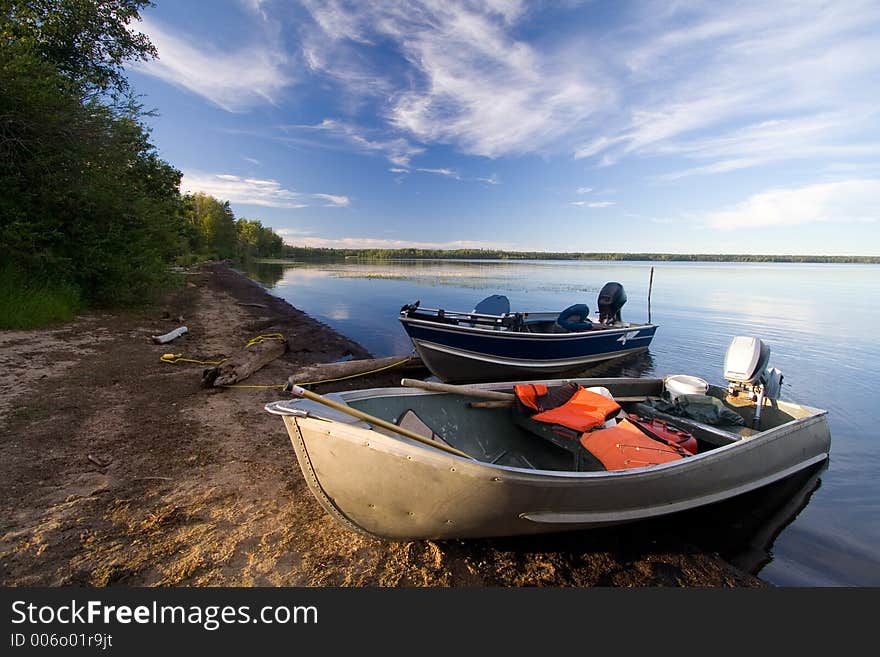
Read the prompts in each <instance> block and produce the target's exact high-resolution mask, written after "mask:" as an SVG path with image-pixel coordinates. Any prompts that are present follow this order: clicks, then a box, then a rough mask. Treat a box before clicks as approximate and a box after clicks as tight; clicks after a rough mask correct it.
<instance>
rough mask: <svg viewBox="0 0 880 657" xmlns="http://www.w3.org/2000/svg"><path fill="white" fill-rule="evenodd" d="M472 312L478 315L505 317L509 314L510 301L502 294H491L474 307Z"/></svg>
mask: <svg viewBox="0 0 880 657" xmlns="http://www.w3.org/2000/svg"><path fill="white" fill-rule="evenodd" d="M474 312H475V313H479V314H480V315H507V314H508V313H509V312H510V299H508V298H507V297H506V296H504V295H503V294H493V295H492V296H488V297H486V298H485V299H483V300H482V301H480V303H478V304H477V305H476V306H474Z"/></svg>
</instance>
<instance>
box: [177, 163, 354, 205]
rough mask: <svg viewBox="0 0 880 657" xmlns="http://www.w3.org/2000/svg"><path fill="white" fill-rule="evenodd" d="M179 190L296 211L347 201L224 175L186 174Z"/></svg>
mask: <svg viewBox="0 0 880 657" xmlns="http://www.w3.org/2000/svg"><path fill="white" fill-rule="evenodd" d="M180 188H181V191H183V192H189V193H196V192H203V193H205V194H208V195H210V196H214V197H215V198H218V199H220V200H222V201H229V202H230V203H241V204H244V205H261V206H265V207H270V208H288V209H296V208H305V207H313V206H321V207H331V208H344V207H347V206H348V205H349V203H350V202H351V201H350V199H349V197H347V196H340V195H336V194H323V193H303V192H296V191H292V190H289V189H285V188H284V187H282V185H281V183H279V182H278V181H277V180H261V179H258V178H242V177H241V176H236V175H233V174H228V173H224V174H216V173H204V172H200V171H186V172H184V174H183V179H182V180H181V183H180Z"/></svg>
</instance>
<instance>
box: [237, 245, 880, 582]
mask: <svg viewBox="0 0 880 657" xmlns="http://www.w3.org/2000/svg"><path fill="white" fill-rule="evenodd" d="M652 267H653V269H654V275H653V285H652V287H651V298H650V305H651V309H650V312H651V320H652V321H653V322H654V323H656V324H657V325H658V326H659V329H658V331H657V335H656V336H655V338H654V340H653V342H652V344H651V347H650V350H649V352H648V353H647V354H645V355H644V356H642V357H640V358H638V359H636V360H634V361H632V362H629V363H627V364H625V365H622V366H615V368H616V369H612V370H610V371H603V372H601V374H600V375H602V376H615V375H624V376H637V375H643V376H661V377H662V376H665V375H667V374H681V373H687V374H693V375H696V376H700V377H702V378H704V379H706V380H708V381H710V382H712V383H717V384H722V385H723V384H724V381H723V372H722V369H723V359H724V353H725V351H726V349H727V346H728V344H729V343H730V340H731V339H732V338H733V337H734V336H736V335H753V336H757V337H759V338H761V339H762V340H764V342H765V343H767V345H768V346H769V347H770V350H771V356H770V363H771V365H772V366H774V367H777V368H779V369H780V370H781V371H782V372H783V374H784V376H785V379H784V385H783V393H782V397H783V398H784V399H790V400H792V401H797V402H800V403H803V404H806V405H809V406H816V407H819V408H824V409H827V410H828V421H829V424H830V427H831V441H832V442H831V459H830V462H829V465H828V467H827V469H824V470H823V471H821V473H819V476H818V479H817V478H816V477H815V476H814V477H813V478H812V480H811V481H809V482H807V483H806V487H805V488H803V489H801V490H792V491H783V492H782V493H779V492H778V491H777V492H776V494H777V496H778V495H783V496H787V499H788V501H789V507H791V508H787V509H781V510H779V512H778V513H775V515H774V514H770V515H771V517H770V518H769V519H768V520H767V521H766V522H764V524H763V525H762V526H761V527H760V528H759V529H757V530H754V529H749V530H748V531H750V532H752V534H750V535H749V536H748V537H746V538H745V539H744V540H745V542H746V543H749V544H751V543H755V545H754V546H753V547H754V549H755V550H756V551H757V552H759V553H760V557H757V558H755V560H754V563H753V562H748V563H749V567H750V568H751V569H752V570H753V572H755V574H758V575H759V576H760V577H761V578H762V579H764V580H766V581H768V582H771V583H773V584H776V585H779V586H878V585H880V444H878V443H880V431H878V429H877V423H878V421H880V412H878V410H877V409H878V401H877V398H876V396H875V395H877V394H878V391H880V373H878V372H880V370H878V366H880V358H878V355H880V346H878V340H877V338H876V337H874V335H873V333H874V330H875V328H876V326H877V325H878V323H880V293H878V289H880V266H876V265H829V264H815V265H814V264H751V263H748V264H741V263H656V262H655V263H650V262H627V263H616V262H615V263H606V262H573V261H516V262H510V261H449V260H430V261H425V260H422V261H395V262H357V261H347V262H344V263H333V264H328V263H321V264H316V263H296V264H292V265H283V266H282V265H277V264H275V265H269V264H263V265H256V266H254V268H253V270H251V271H250V272H249V274H250V275H251V276H252V277H254V278H255V279H257V280H259V281H260V282H262V283H263V284H264V285H266V286H267V287H269V288H270V290H271V292H272V293H273V294H275V295H277V296H280V297H282V298H284V299H286V300H287V301H289V302H290V303H291V304H292V305H294V306H296V307H297V308H300V309H301V310H304V311H305V312H307V313H308V314H309V315H311V316H312V317H314V318H316V319H318V320H320V321H322V322H324V323H326V324H328V325H329V326H331V327H333V328H334V329H336V330H337V331H339V332H340V333H343V334H344V335H346V336H348V337H350V338H352V339H354V340H355V341H357V342H358V343H360V344H361V345H363V346H364V347H365V348H366V349H368V350H369V351H370V352H371V353H372V354H373V355H374V356H377V357H380V356H391V355H396V354H407V353H409V352H410V351H411V350H412V345H411V343H410V342H409V339H408V337H407V336H406V334H405V332H404V331H403V328H402V327H401V326H400V323H399V322H398V321H397V315H398V312H399V310H400V307H401V306H402V305H404V304H405V303H411V302H413V301H416V300H421V302H422V306H425V307H430V308H438V307H439V308H447V309H450V310H470V309H471V308H473V306H474V305H476V303H477V302H478V301H480V300H481V299H482V298H484V297H486V296H488V295H489V294H495V293H500V294H504V295H506V296H508V297H509V298H510V302H511V307H512V309H513V310H530V311H540V310H561V309H563V308H565V307H567V306H569V305H571V304H573V303H586V304H587V305H588V306H589V307H590V310H591V311H595V310H596V298H597V296H598V293H599V290H600V289H601V287H602V286H603V285H604V284H605V283H606V282H608V281H617V282H619V283H621V284H622V285H623V286H624V288H625V289H626V293H627V296H628V302H627V304H626V305H625V306H624V308H623V311H622V315H623V319H624V320H628V321H633V322H643V321H646V320H647V318H648V287H649V278H650V272H651V268H652ZM798 485H799V484H798ZM795 488H796V487H795ZM764 497H767V495H766V494H765V495H764ZM747 504H750V505H752V504H753V505H761V504H762V498H761V496H760V495H752V496H751V497H750V498H749V499H748V501H747ZM697 517H698V519H699V518H700V517H699V516H697ZM731 517H732V518H733V519H732V520H730V518H726V519H721V520H720V521H719V528H717V531H719V532H721V531H722V529H721V528H720V525H725V527H726V525H727V524H730V523H731V522H732V523H733V524H736V523H737V522H738V521H737V519H736V516H735V515H734V516H731ZM699 522H703V523H706V524H707V526H708V525H711V524H712V518H711V517H710V516H709V515H707V514H703V515H702V519H701V520H699ZM762 522H763V520H762ZM710 531H715V529H710ZM747 561H748V560H747Z"/></svg>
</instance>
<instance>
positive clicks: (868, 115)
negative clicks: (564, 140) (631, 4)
mask: <svg viewBox="0 0 880 657" xmlns="http://www.w3.org/2000/svg"><path fill="white" fill-rule="evenodd" d="M638 7H639V13H640V14H641V15H637V16H633V17H632V21H631V24H630V26H629V27H628V28H627V29H626V30H625V31H623V32H621V33H620V34H617V35H615V36H613V37H611V39H610V41H611V42H613V43H615V44H616V45H618V46H622V45H629V46H630V47H628V48H621V51H622V52H627V53H628V54H627V55H626V64H627V71H628V73H626V74H621V75H618V76H617V77H616V83H617V84H618V85H619V94H618V96H617V97H618V98H620V99H621V104H620V105H619V106H618V107H617V108H616V111H615V112H614V113H613V114H609V115H608V120H607V121H604V122H603V123H602V125H603V129H602V130H600V131H598V132H596V133H594V134H592V135H591V136H590V137H589V138H588V139H585V140H583V141H582V142H581V145H580V146H578V147H575V148H574V149H573V152H574V154H575V157H576V158H594V157H598V158H601V159H599V160H598V161H597V164H598V165H600V166H601V165H608V164H610V163H616V162H619V161H620V160H622V159H623V158H627V157H632V156H669V155H674V156H677V157H678V158H685V161H686V160H694V161H695V163H694V166H690V167H688V166H684V167H681V166H680V165H679V169H678V170H674V171H671V172H670V173H669V174H667V175H666V176H664V179H676V178H681V177H684V176H691V175H705V174H712V173H723V172H728V171H734V170H738V169H745V168H750V167H754V166H759V165H765V164H769V163H775V162H781V161H784V160H794V159H801V158H815V157H819V158H825V159H826V160H828V159H831V158H864V157H868V156H870V150H871V149H874V152H876V147H877V146H876V141H877V140H876V137H875V139H874V140H873V141H874V142H875V143H874V144H871V143H867V144H866V143H862V142H864V141H865V140H864V135H865V134H866V133H867V134H874V135H876V134H877V132H878V114H877V111H876V99H875V96H876V93H875V90H876V84H873V83H872V82H871V81H872V80H876V79H877V75H878V74H880V41H878V40H877V37H876V35H877V31H878V29H880V5H878V4H877V3H876V2H873V1H871V0H855V1H853V2H848V3H827V2H822V1H819V0H817V1H809V0H808V1H803V2H801V1H798V2H786V1H782V2H778V3H775V4H774V10H773V11H772V12H768V11H767V10H766V5H764V4H763V3H760V2H749V1H746V2H736V3H721V4H719V3H708V2H700V1H697V2H688V3H679V4H670V5H667V6H666V7H665V8H664V10H663V11H660V12H657V11H655V10H656V9H657V7H655V6H654V5H653V4H647V3H643V4H641V5H638Z"/></svg>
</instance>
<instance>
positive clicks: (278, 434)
mask: <svg viewBox="0 0 880 657" xmlns="http://www.w3.org/2000/svg"><path fill="white" fill-rule="evenodd" d="M185 278H186V279H187V282H186V283H185V284H184V286H183V287H182V288H180V289H178V290H175V291H174V292H172V293H170V294H169V295H167V298H166V299H165V300H164V301H163V302H162V303H160V304H154V305H151V306H148V307H145V308H140V309H137V310H132V311H125V312H118V313H93V314H89V315H86V316H82V317H79V318H77V320H76V321H74V322H72V323H71V324H67V325H64V326H61V327H54V328H50V329H44V330H38V331H3V332H0V364H2V365H3V366H4V367H6V369H7V372H8V374H9V378H10V380H14V381H17V382H19V385H18V386H8V387H7V389H6V390H4V391H3V393H2V396H0V447H2V449H3V458H2V465H0V490H2V495H3V496H4V497H5V498H6V499H7V500H8V504H7V505H6V508H4V510H3V511H2V516H0V519H2V530H0V571H2V580H3V584H4V585H5V586H111V585H125V586H355V587H358V586H383V587H396V586H428V587H435V586H456V587H486V586H578V587H589V586H648V587H650V586H679V587H681V586H693V587H697V586H698V587H706V586H712V587H762V586H767V584H766V583H764V582H762V581H761V580H760V579H758V578H756V577H754V576H752V575H749V574H748V573H745V572H742V571H740V570H739V569H737V568H736V567H734V566H733V565H731V564H730V563H728V562H726V561H724V560H723V559H722V558H721V557H720V556H719V555H718V553H716V552H712V551H705V550H701V549H699V548H697V547H695V546H694V545H692V544H691V543H689V542H688V541H686V540H684V539H683V538H682V537H681V536H680V535H678V534H676V532H674V531H666V530H664V529H663V528H662V526H661V525H657V524H654V525H640V526H637V527H626V526H623V527H620V528H616V529H613V530H600V531H596V530H593V531H590V532H574V533H566V534H560V535H549V536H540V537H523V538H516V539H482V540H477V541H467V542H465V541H408V542H398V543H391V542H385V541H380V540H378V539H371V538H368V537H364V536H360V535H357V534H353V533H351V532H349V531H347V530H345V529H344V528H342V527H340V526H339V525H337V524H336V522H335V521H333V520H332V518H331V517H330V516H329V515H327V514H326V513H325V512H324V511H323V509H322V508H321V507H320V505H319V504H318V502H317V501H316V500H314V498H313V497H312V495H311V493H310V491H309V490H308V487H307V486H306V484H305V481H304V480H303V477H302V473H301V471H300V469H299V466H298V464H297V462H296V459H295V456H294V453H293V450H292V448H291V446H290V444H289V442H288V438H287V434H286V432H285V430H284V428H283V426H282V425H281V423H280V422H279V421H278V419H277V418H275V417H273V416H271V415H269V414H268V413H266V412H264V411H263V405H264V404H265V403H267V402H269V401H274V400H275V399H278V398H281V397H282V396H283V393H282V392H280V391H279V390H278V389H277V388H274V389H273V388H263V389H259V388H256V389H234V390H222V389H208V390H206V389H203V388H201V387H200V374H201V370H202V367H203V366H201V365H196V364H176V365H170V364H166V363H162V362H161V361H160V360H159V356H160V355H161V354H163V353H167V352H174V353H182V354H183V355H184V356H185V357H188V358H194V359H200V360H215V359H217V358H219V357H221V356H228V355H230V354H231V353H233V352H234V351H237V350H238V349H240V348H241V347H242V346H243V345H244V344H245V343H246V342H247V340H249V339H250V338H252V337H254V336H256V335H258V334H261V333H267V332H282V333H284V334H285V335H286V336H287V338H288V341H289V345H290V349H289V351H288V353H287V354H285V355H284V356H282V357H281V358H279V359H277V360H276V361H273V362H272V363H270V364H269V365H267V366H266V367H264V368H263V369H261V370H259V371H258V372H256V373H255V374H254V375H253V376H252V377H250V378H249V379H248V380H247V381H245V382H244V383H246V384H249V385H276V384H280V383H283V382H285V381H286V378H287V375H288V374H289V372H290V371H292V370H293V369H294V368H296V367H299V366H302V365H307V364H311V363H319V362H330V361H332V360H336V359H338V358H341V357H344V356H347V355H350V356H351V357H353V358H366V357H370V354H369V353H367V351H366V350H365V349H364V348H363V347H362V346H360V345H358V344H357V343H355V342H354V341H352V340H350V339H348V338H346V337H345V336H343V335H340V334H338V333H336V332H335V331H333V330H332V329H331V328H330V327H328V326H326V325H325V324H322V323H321V322H319V321H317V320H315V319H313V318H312V317H310V316H308V315H307V314H305V313H303V312H302V311H300V310H298V309H297V308H295V307H293V306H292V305H290V304H289V303H287V302H286V301H284V300H283V299H280V298H279V297H276V296H274V295H272V294H271V292H270V291H268V290H267V289H266V288H264V287H263V286H262V285H260V284H259V283H257V282H255V281H252V280H251V279H250V278H248V277H247V276H245V275H244V274H243V273H241V272H238V271H237V270H233V269H232V268H230V267H228V266H227V265H224V264H221V263H210V264H206V265H203V266H202V267H200V268H198V270H197V271H194V272H192V273H191V274H190V275H187V276H186V277H185ZM181 317H182V318H183V319H182V320H181V319H180V318H181ZM179 325H186V326H187V327H188V329H189V332H188V333H187V334H186V335H184V336H182V337H181V338H178V339H177V340H175V341H174V342H172V343H170V344H166V345H154V344H152V342H151V341H150V339H149V338H150V336H152V335H158V334H161V333H165V332H167V331H169V330H171V329H173V328H175V327H176V326H179ZM399 379H400V374H399V373H396V372H394V371H393V370H392V371H386V372H382V373H377V374H374V375H370V376H369V377H362V378H359V379H352V380H349V381H341V382H336V383H332V384H324V385H321V386H317V387H316V390H317V391H318V392H330V391H334V390H341V389H352V388H364V387H376V386H389V385H397V384H398V382H399Z"/></svg>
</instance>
